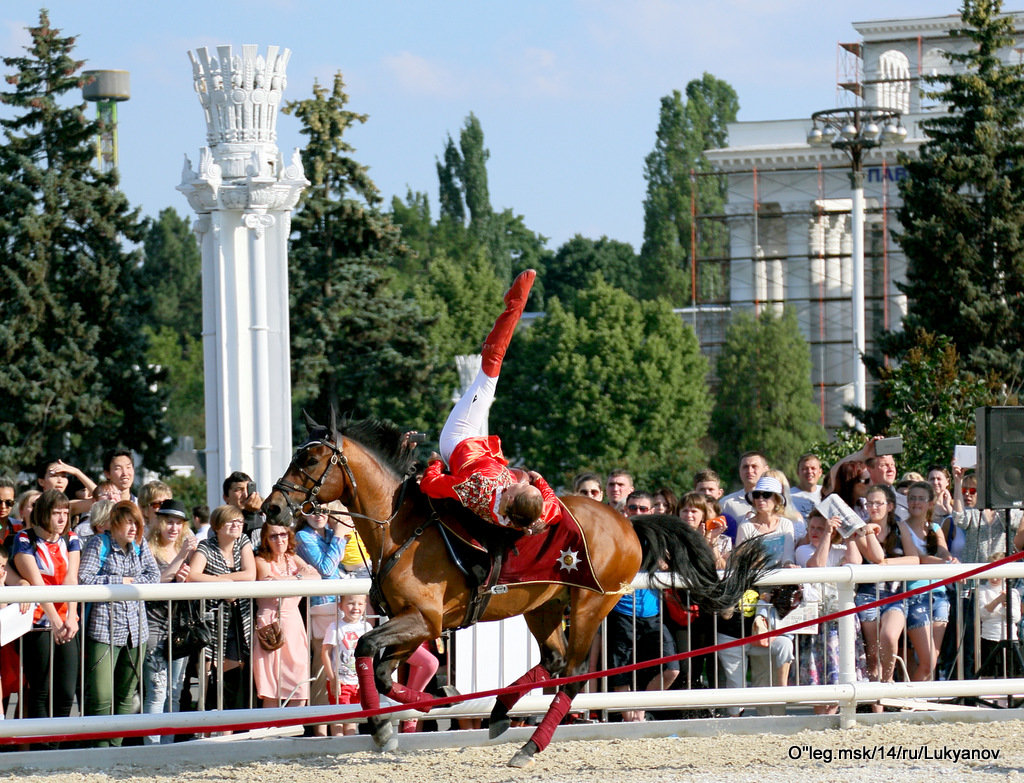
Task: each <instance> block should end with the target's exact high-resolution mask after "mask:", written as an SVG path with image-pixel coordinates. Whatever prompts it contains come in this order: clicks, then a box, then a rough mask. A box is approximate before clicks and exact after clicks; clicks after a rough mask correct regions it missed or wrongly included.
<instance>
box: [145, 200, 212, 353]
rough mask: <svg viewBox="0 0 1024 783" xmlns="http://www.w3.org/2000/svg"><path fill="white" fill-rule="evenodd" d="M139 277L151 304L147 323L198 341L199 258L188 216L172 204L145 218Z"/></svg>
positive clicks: (200, 303)
mask: <svg viewBox="0 0 1024 783" xmlns="http://www.w3.org/2000/svg"><path fill="white" fill-rule="evenodd" d="M142 248H143V253H144V260H143V263H142V268H141V270H140V274H139V279H140V285H141V286H142V288H143V290H144V291H145V293H146V294H147V295H148V297H149V299H150V301H151V302H152V306H151V307H150V309H149V313H148V315H149V323H150V325H151V326H153V327H154V328H156V329H159V328H160V327H162V326H167V327H169V328H170V329H172V330H173V331H175V332H177V333H178V334H181V335H188V336H189V337H191V338H193V339H195V340H199V339H200V337H201V334H202V328H203V280H202V257H201V256H200V254H199V246H198V244H197V243H196V237H195V234H193V233H192V226H191V224H190V223H189V221H188V219H187V218H183V217H180V216H179V215H178V213H177V212H176V211H175V210H174V208H173V207H167V208H166V209H162V210H160V214H159V216H158V217H157V218H156V219H154V218H147V219H146V236H145V239H144V240H143V245H142Z"/></svg>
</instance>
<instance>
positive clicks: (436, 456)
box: [427, 451, 444, 465]
mask: <svg viewBox="0 0 1024 783" xmlns="http://www.w3.org/2000/svg"><path fill="white" fill-rule="evenodd" d="M431 462H440V463H441V464H442V465H443V464H444V460H443V459H441V455H440V454H438V453H437V452H436V451H432V452H430V456H429V457H427V464H428V465H429V464H430V463H431Z"/></svg>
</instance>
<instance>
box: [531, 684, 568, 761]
mask: <svg viewBox="0 0 1024 783" xmlns="http://www.w3.org/2000/svg"><path fill="white" fill-rule="evenodd" d="M571 705H572V698H571V697H570V696H569V694H568V693H566V692H565V691H559V692H558V693H556V694H555V698H553V699H552V700H551V706H550V707H548V712H547V714H546V715H545V716H544V720H542V721H541V722H540V725H539V726H538V727H537V730H536V731H535V732H533V736H532V737H530V739H532V740H533V744H534V745H536V746H537V751H538V752H540V751H542V750H544V748H546V747H547V746H548V743H549V742H551V737H552V736H553V735H554V733H555V729H556V728H558V724H559V723H561V722H562V718H564V717H565V715H566V713H567V712H569V707H570V706H571Z"/></svg>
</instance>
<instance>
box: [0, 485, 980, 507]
mask: <svg viewBox="0 0 1024 783" xmlns="http://www.w3.org/2000/svg"><path fill="white" fill-rule="evenodd" d="M960 491H961V492H963V493H964V494H965V495H967V496H973V495H977V494H978V490H977V489H976V488H974V487H964V488H963V489H962V490H960ZM0 503H3V501H2V500H0Z"/></svg>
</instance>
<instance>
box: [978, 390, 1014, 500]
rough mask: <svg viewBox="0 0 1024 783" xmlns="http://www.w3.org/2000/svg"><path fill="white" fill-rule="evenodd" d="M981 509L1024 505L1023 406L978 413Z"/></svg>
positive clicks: (988, 408)
mask: <svg viewBox="0 0 1024 783" xmlns="http://www.w3.org/2000/svg"><path fill="white" fill-rule="evenodd" d="M974 415H975V423H976V426H977V433H978V508H1024V407H1013V408H1011V407H998V408H997V407H986V408H978V409H977V410H976V411H975V412H974Z"/></svg>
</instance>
